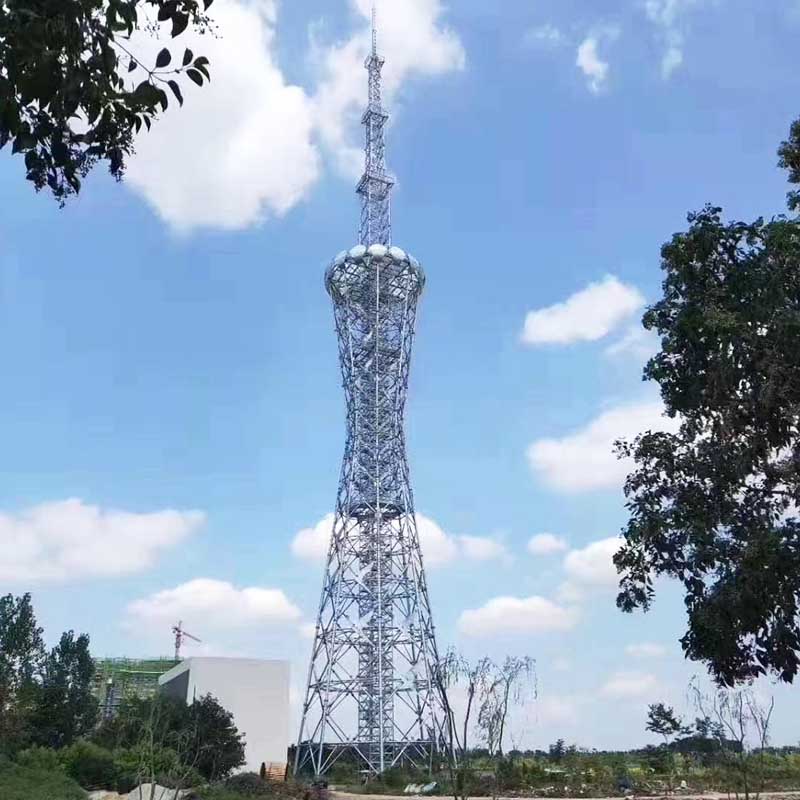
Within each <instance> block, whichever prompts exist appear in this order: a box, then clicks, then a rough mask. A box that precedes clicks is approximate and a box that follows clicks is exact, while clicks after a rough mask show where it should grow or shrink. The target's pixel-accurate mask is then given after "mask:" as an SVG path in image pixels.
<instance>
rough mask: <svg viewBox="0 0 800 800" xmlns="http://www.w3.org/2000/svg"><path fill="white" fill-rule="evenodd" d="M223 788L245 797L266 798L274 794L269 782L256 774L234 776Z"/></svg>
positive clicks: (244, 773) (247, 773)
mask: <svg viewBox="0 0 800 800" xmlns="http://www.w3.org/2000/svg"><path fill="white" fill-rule="evenodd" d="M223 787H224V788H225V789H227V790H228V791H231V792H236V793H237V794H240V795H243V796H244V797H266V796H267V795H271V794H274V792H273V791H272V789H271V787H270V784H269V782H267V781H265V780H264V779H263V778H262V777H261V776H260V775H258V774H257V773H255V772H240V773H239V774H238V775H232V776H231V777H230V778H228V779H227V780H226V781H225V782H224V783H223Z"/></svg>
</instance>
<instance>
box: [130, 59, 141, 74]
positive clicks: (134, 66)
mask: <svg viewBox="0 0 800 800" xmlns="http://www.w3.org/2000/svg"><path fill="white" fill-rule="evenodd" d="M138 66H139V65H138V64H137V63H136V62H135V61H134V60H133V59H131V60H130V63H129V64H128V72H133V71H134V70H135V69H136V67H138Z"/></svg>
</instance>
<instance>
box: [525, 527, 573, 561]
mask: <svg viewBox="0 0 800 800" xmlns="http://www.w3.org/2000/svg"><path fill="white" fill-rule="evenodd" d="M567 547H568V545H567V542H566V540H565V539H564V538H563V537H561V536H556V535H555V534H553V533H537V534H536V535H535V536H532V537H531V538H530V541H529V542H528V552H529V553H531V555H534V556H550V555H553V554H554V553H561V552H563V551H564V550H566V549H567Z"/></svg>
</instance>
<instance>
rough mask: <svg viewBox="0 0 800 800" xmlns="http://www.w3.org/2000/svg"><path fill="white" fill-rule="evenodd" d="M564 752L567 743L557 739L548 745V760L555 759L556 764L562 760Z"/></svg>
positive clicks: (565, 752)
mask: <svg viewBox="0 0 800 800" xmlns="http://www.w3.org/2000/svg"><path fill="white" fill-rule="evenodd" d="M566 754H567V744H566V742H565V741H564V740H563V739H557V740H556V741H555V742H554V743H553V744H551V745H550V749H549V757H550V760H551V761H555V762H556V764H558V763H559V762H560V761H563V760H564V756H565V755H566Z"/></svg>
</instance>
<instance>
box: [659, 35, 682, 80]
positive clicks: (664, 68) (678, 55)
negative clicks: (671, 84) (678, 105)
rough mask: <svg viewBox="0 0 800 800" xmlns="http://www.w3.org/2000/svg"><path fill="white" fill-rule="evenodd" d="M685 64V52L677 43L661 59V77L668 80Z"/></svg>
mask: <svg viewBox="0 0 800 800" xmlns="http://www.w3.org/2000/svg"><path fill="white" fill-rule="evenodd" d="M681 64H683V50H681V48H680V47H679V46H678V44H677V43H676V42H673V44H671V45H670V46H669V47H668V48H667V50H666V52H665V53H664V56H663V58H662V59H661V77H662V78H664V80H668V79H669V77H670V76H671V75H672V73H673V72H675V70H676V69H678V67H680V65H681Z"/></svg>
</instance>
